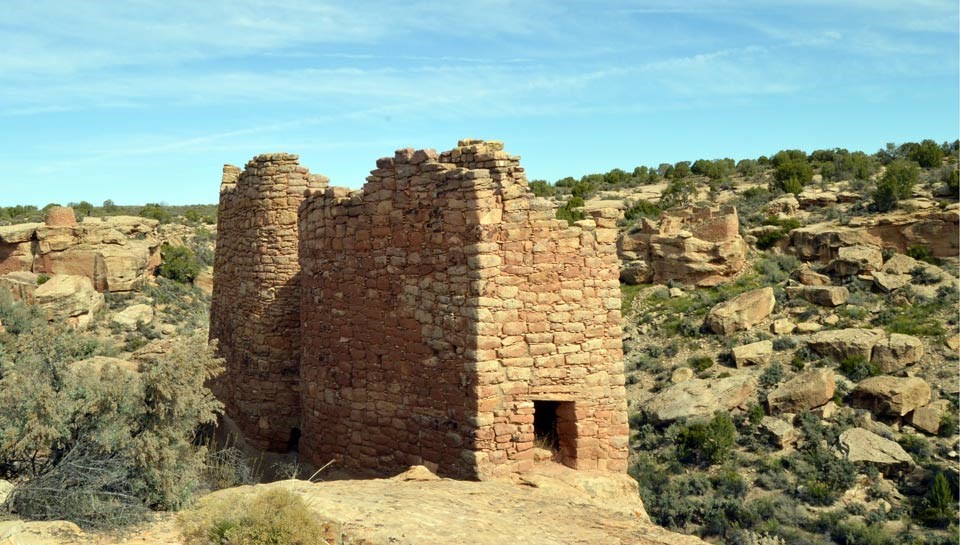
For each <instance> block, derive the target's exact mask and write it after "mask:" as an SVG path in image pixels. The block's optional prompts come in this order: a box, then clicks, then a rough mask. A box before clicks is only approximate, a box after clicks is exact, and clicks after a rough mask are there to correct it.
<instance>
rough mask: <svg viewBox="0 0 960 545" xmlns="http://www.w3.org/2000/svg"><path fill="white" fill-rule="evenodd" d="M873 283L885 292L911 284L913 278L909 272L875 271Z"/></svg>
mask: <svg viewBox="0 0 960 545" xmlns="http://www.w3.org/2000/svg"><path fill="white" fill-rule="evenodd" d="M871 276H872V277H873V285H874V286H876V287H877V288H879V289H880V290H881V291H884V292H887V293H889V292H891V291H893V290H897V289H900V288H902V287H904V286H906V285H908V284H910V282H911V280H912V278H911V276H910V275H909V274H890V273H885V272H880V271H874V272H873V273H872V274H871Z"/></svg>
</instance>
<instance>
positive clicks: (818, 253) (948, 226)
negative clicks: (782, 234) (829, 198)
mask: <svg viewBox="0 0 960 545" xmlns="http://www.w3.org/2000/svg"><path fill="white" fill-rule="evenodd" d="M848 246H867V247H873V248H875V249H877V250H879V249H880V248H891V249H894V250H896V251H898V252H900V253H906V251H907V250H909V249H910V248H912V247H914V246H926V247H927V248H929V249H930V252H931V254H932V255H934V256H936V257H956V256H957V255H958V253H960V211H958V210H944V211H940V210H929V211H922V212H895V213H892V214H884V215H880V216H870V217H862V218H860V217H858V218H854V221H851V222H850V224H849V225H845V226H844V225H837V224H836V223H833V222H827V223H818V224H815V225H808V226H805V227H800V228H798V229H793V230H792V231H790V247H791V251H793V252H794V253H795V254H796V255H797V257H799V258H800V259H802V260H804V261H819V262H821V263H824V264H827V263H830V262H831V261H832V260H834V259H837V258H838V257H839V250H840V248H843V247H848Z"/></svg>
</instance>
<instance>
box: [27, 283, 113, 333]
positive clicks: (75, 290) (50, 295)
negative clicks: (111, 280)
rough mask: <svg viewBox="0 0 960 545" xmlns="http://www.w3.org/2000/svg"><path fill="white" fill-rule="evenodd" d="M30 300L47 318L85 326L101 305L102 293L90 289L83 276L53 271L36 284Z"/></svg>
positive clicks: (91, 284) (90, 284)
mask: <svg viewBox="0 0 960 545" xmlns="http://www.w3.org/2000/svg"><path fill="white" fill-rule="evenodd" d="M33 300H34V303H36V305H37V306H39V307H40V308H41V309H43V311H44V313H45V314H46V316H47V319H49V320H65V321H67V322H68V323H70V324H71V325H73V326H76V327H85V326H86V325H87V324H89V323H90V321H91V320H92V319H93V314H94V313H95V312H96V311H98V310H100V308H102V307H103V303H104V297H103V294H102V293H99V292H98V291H97V290H95V289H93V282H91V281H90V279H89V278H87V277H85V276H76V275H68V274H55V275H53V276H51V277H50V279H49V280H47V281H46V282H44V283H43V284H41V285H40V286H38V287H37V289H36V290H34V292H33Z"/></svg>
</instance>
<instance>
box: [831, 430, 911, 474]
mask: <svg viewBox="0 0 960 545" xmlns="http://www.w3.org/2000/svg"><path fill="white" fill-rule="evenodd" d="M840 450H841V452H843V454H844V456H845V457H846V458H847V460H850V461H851V462H867V463H871V464H875V465H878V466H898V465H907V466H909V465H912V464H913V463H914V462H913V458H911V457H910V455H909V454H907V451H905V450H903V447H901V446H900V445H898V444H897V443H896V442H895V441H891V440H889V439H885V438H883V437H880V436H879V435H877V434H875V433H873V432H871V431H869V430H865V429H863V428H850V429H848V430H846V431H844V432H843V433H841V434H840Z"/></svg>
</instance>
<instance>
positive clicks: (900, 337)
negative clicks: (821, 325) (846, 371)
mask: <svg viewBox="0 0 960 545" xmlns="http://www.w3.org/2000/svg"><path fill="white" fill-rule="evenodd" d="M807 345H808V346H809V347H810V348H811V349H812V350H813V351H814V352H816V353H817V354H820V355H821V356H824V357H828V358H832V359H833V360H835V361H837V362H843V360H845V359H847V358H850V357H861V358H863V359H864V360H866V361H869V362H872V363H876V364H877V365H878V366H879V367H880V369H881V370H882V371H883V372H885V373H892V372H894V371H896V370H898V369H902V368H904V367H906V366H908V365H913V364H914V363H916V362H918V361H920V358H922V357H923V343H921V342H920V339H918V338H916V337H914V336H912V335H904V334H901V333H893V334H891V335H890V336H889V337H887V334H886V332H884V331H883V330H882V329H858V328H851V329H834V330H830V331H821V332H819V333H816V334H815V335H813V336H812V337H811V338H810V339H809V340H808V341H807Z"/></svg>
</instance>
